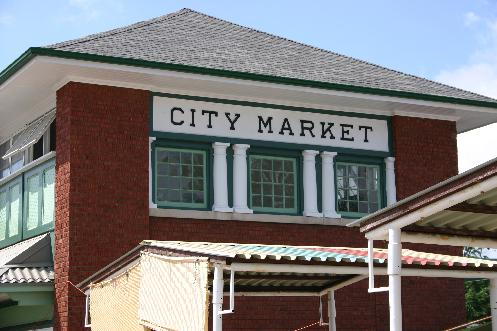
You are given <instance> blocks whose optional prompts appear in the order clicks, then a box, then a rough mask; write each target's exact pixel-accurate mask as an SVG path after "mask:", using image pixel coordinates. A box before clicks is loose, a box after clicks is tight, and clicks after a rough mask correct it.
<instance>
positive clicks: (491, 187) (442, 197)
mask: <svg viewBox="0 0 497 331" xmlns="http://www.w3.org/2000/svg"><path fill="white" fill-rule="evenodd" d="M354 225H359V226H360V230H361V232H365V233H367V234H368V233H369V234H371V233H372V232H374V231H375V232H376V233H379V232H381V231H383V232H385V231H386V228H387V227H397V228H399V227H400V228H404V230H406V231H410V232H426V233H444V234H448V235H449V234H450V235H459V236H477V237H478V236H480V237H489V238H497V158H496V159H493V160H490V161H488V162H486V163H484V164H482V165H480V166H477V167H475V168H473V169H470V170H468V171H466V172H464V173H462V174H459V175H457V176H454V177H451V178H449V179H447V180H445V181H443V182H441V183H439V184H436V185H434V186H431V187H429V188H427V189H425V190H423V191H421V192H419V193H417V194H414V195H412V196H410V197H407V198H405V199H403V200H401V201H398V202H397V203H395V204H393V205H391V206H389V207H387V208H384V209H381V210H379V211H377V212H375V213H373V214H370V215H368V216H365V217H363V218H361V219H359V220H357V221H356V222H352V223H350V224H349V226H354ZM371 237H374V236H373V235H371Z"/></svg>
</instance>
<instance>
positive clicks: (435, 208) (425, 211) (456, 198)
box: [366, 176, 497, 240]
mask: <svg viewBox="0 0 497 331" xmlns="http://www.w3.org/2000/svg"><path fill="white" fill-rule="evenodd" d="M495 187H497V176H493V177H490V178H488V179H486V180H485V181H482V182H479V183H477V184H474V185H472V186H470V187H467V188H465V189H463V190H461V191H459V192H456V193H454V194H452V195H449V196H448V197H445V198H443V199H441V200H438V201H436V202H434V203H432V204H430V205H428V206H425V207H422V208H420V209H418V210H415V211H413V212H411V213H409V214H407V215H404V216H402V217H399V218H398V219H396V220H394V221H392V222H389V223H386V224H383V225H380V226H379V227H377V228H376V229H374V230H371V231H369V232H366V238H368V239H379V240H383V239H384V238H385V237H386V236H387V232H388V229H389V228H391V227H396V228H399V229H401V228H403V227H405V226H408V225H411V224H414V223H416V222H417V221H420V220H421V219H423V218H426V217H428V216H431V215H434V214H436V213H438V212H440V211H442V210H445V209H447V208H449V207H452V206H454V205H456V204H458V203H461V202H464V201H466V200H468V199H471V198H474V197H475V196H477V195H479V194H481V193H483V192H487V191H489V190H491V189H494V188H495Z"/></svg>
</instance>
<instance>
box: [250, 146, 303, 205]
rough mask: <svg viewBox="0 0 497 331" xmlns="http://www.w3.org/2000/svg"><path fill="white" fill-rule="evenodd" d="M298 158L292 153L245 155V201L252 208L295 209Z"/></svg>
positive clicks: (296, 203) (297, 187) (298, 202)
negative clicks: (247, 196) (247, 198)
mask: <svg viewBox="0 0 497 331" xmlns="http://www.w3.org/2000/svg"><path fill="white" fill-rule="evenodd" d="M298 161H299V159H298V158H296V157H283V156H271V155H264V154H250V155H249V157H248V163H249V166H248V168H249V171H248V172H249V176H248V177H249V185H248V186H249V204H250V208H251V209H252V210H254V212H263V213H264V212H265V213H281V214H297V213H298V210H299V205H300V201H299V194H298V191H299V177H300V176H299V172H298Z"/></svg>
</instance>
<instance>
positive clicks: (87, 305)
mask: <svg viewBox="0 0 497 331" xmlns="http://www.w3.org/2000/svg"><path fill="white" fill-rule="evenodd" d="M85 294H86V297H85V321H84V327H85V328H91V323H90V295H91V289H88V290H87V291H86V292H85Z"/></svg>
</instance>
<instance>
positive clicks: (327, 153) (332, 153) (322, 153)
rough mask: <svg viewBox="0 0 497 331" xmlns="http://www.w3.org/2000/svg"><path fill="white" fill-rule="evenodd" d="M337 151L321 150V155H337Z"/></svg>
mask: <svg viewBox="0 0 497 331" xmlns="http://www.w3.org/2000/svg"><path fill="white" fill-rule="evenodd" d="M337 154H338V153H337V152H328V151H324V152H321V156H324V157H335V156H337Z"/></svg>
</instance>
